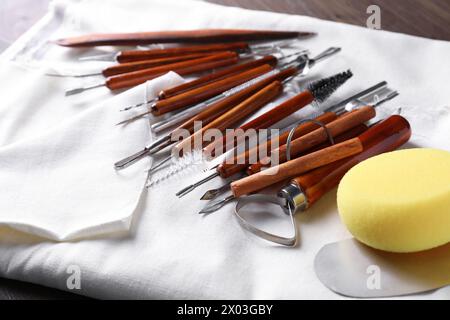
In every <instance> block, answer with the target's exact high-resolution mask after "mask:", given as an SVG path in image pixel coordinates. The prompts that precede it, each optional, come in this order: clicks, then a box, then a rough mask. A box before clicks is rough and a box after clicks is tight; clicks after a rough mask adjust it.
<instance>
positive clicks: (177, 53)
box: [116, 42, 250, 63]
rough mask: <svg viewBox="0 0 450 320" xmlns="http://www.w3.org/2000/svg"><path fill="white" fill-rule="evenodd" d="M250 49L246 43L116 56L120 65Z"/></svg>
mask: <svg viewBox="0 0 450 320" xmlns="http://www.w3.org/2000/svg"><path fill="white" fill-rule="evenodd" d="M249 49H250V47H249V45H248V44H247V43H246V42H234V43H220V44H207V45H196V46H183V47H175V48H167V49H149V50H124V51H120V52H119V53H118V54H117V55H116V60H117V61H118V62H120V63H125V62H136V61H142V60H149V59H173V58H181V57H184V56H189V55H193V54H213V53H218V52H223V51H236V52H238V53H240V52H246V51H248V50H249Z"/></svg>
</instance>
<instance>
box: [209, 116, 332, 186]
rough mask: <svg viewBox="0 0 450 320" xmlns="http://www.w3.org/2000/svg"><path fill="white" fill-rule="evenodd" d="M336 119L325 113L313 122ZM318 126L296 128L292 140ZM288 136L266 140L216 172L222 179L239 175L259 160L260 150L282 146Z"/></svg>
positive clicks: (282, 135)
mask: <svg viewBox="0 0 450 320" xmlns="http://www.w3.org/2000/svg"><path fill="white" fill-rule="evenodd" d="M336 118H337V115H336V113H334V112H326V113H324V114H322V115H320V116H318V117H317V118H315V120H317V121H320V122H322V123H324V124H327V123H330V122H331V121H333V120H335V119H336ZM319 127H320V126H319V125H318V124H316V123H314V122H306V123H303V124H301V125H299V126H298V128H297V129H296V130H295V133H294V135H293V137H292V138H293V139H296V138H299V137H301V136H304V135H305V134H308V133H310V132H312V131H314V130H316V129H317V128H319ZM288 136H289V131H287V132H285V133H283V134H281V135H280V136H278V137H276V138H273V139H271V140H268V141H267V142H265V143H264V144H259V145H258V146H256V147H253V148H251V149H250V150H246V151H245V152H243V153H241V154H239V155H236V156H234V157H233V158H232V159H231V160H229V161H225V162H223V163H221V164H220V165H219V166H218V167H217V172H218V173H219V174H220V176H221V177H222V178H229V177H231V176H232V175H234V174H236V173H239V172H241V171H243V170H245V168H247V167H248V166H249V165H250V160H251V159H252V158H255V159H257V160H261V159H259V153H260V150H261V148H265V150H268V151H269V150H270V148H271V146H272V145H273V143H275V142H274V141H275V140H278V145H279V146H282V145H284V144H285V143H286V141H287V138H288Z"/></svg>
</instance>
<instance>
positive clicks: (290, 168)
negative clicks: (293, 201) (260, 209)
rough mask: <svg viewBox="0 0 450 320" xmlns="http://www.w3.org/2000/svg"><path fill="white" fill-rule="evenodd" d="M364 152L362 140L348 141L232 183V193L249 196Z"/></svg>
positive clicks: (235, 195)
mask: <svg viewBox="0 0 450 320" xmlns="http://www.w3.org/2000/svg"><path fill="white" fill-rule="evenodd" d="M362 150H363V146H362V143H361V140H359V139H358V138H354V139H351V140H347V141H345V142H342V143H339V144H335V145H333V146H331V147H328V148H325V149H322V150H319V151H316V152H313V153H310V154H307V155H305V156H302V157H300V158H297V159H294V160H291V161H288V162H286V163H283V164H280V165H278V166H274V167H271V168H269V169H267V170H264V171H263V172H259V173H256V174H254V175H251V176H248V177H245V178H243V179H240V180H237V181H234V182H232V183H231V191H232V192H233V195H234V197H236V198H237V197H240V196H243V195H248V194H250V193H253V192H255V191H258V190H261V189H264V188H265V187H268V186H270V185H273V184H275V183H277V182H280V181H283V180H285V179H288V178H293V177H296V176H298V175H300V174H302V173H305V172H307V171H310V170H313V169H315V168H318V167H321V166H324V165H327V164H329V163H332V162H335V161H338V160H340V159H343V158H346V157H349V156H352V155H355V154H358V153H360V152H361V151H362Z"/></svg>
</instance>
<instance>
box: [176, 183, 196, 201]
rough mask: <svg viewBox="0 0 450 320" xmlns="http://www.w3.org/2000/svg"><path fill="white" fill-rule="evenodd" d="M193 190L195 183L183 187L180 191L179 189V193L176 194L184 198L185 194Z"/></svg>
mask: <svg viewBox="0 0 450 320" xmlns="http://www.w3.org/2000/svg"><path fill="white" fill-rule="evenodd" d="M192 190H194V186H193V185H190V186H187V187H186V188H184V189H181V190H180V191H178V192H177V193H175V195H176V196H177V197H178V198H182V197H184V196H185V195H187V194H188V193H189V192H191V191H192Z"/></svg>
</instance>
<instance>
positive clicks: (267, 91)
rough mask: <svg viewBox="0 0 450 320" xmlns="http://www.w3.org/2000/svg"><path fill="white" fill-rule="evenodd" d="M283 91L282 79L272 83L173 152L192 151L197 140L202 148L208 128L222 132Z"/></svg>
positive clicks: (181, 153)
mask: <svg viewBox="0 0 450 320" xmlns="http://www.w3.org/2000/svg"><path fill="white" fill-rule="evenodd" d="M282 92H283V85H282V84H281V82H280V81H274V82H272V83H270V84H269V85H267V86H266V87H264V88H262V89H261V90H260V91H258V92H256V93H255V94H253V95H252V96H250V97H248V98H247V99H245V100H244V101H243V102H241V103H239V104H238V105H236V106H235V107H233V108H231V109H230V110H228V111H227V112H225V113H224V114H222V115H221V116H219V117H217V118H216V119H214V120H213V121H211V122H210V123H209V124H207V125H203V127H202V129H201V130H198V131H196V132H194V133H193V134H192V135H191V136H190V137H189V138H187V139H184V140H183V141H181V142H180V143H178V144H177V145H176V146H175V147H174V148H173V149H172V154H177V155H179V156H181V155H183V154H184V153H185V152H190V151H191V150H192V148H193V147H195V141H198V144H200V148H201V147H203V145H204V144H205V141H204V138H205V133H206V132H207V130H209V129H216V130H219V131H220V132H224V131H225V129H229V128H232V127H233V126H234V125H235V124H236V123H237V122H239V121H240V120H242V119H244V118H245V117H247V116H249V115H250V114H252V113H254V112H256V111H257V110H258V109H260V108H262V107H263V106H265V105H266V104H267V103H269V102H270V101H272V100H273V99H275V98H276V97H277V96H279V95H280V94H281V93H282Z"/></svg>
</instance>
